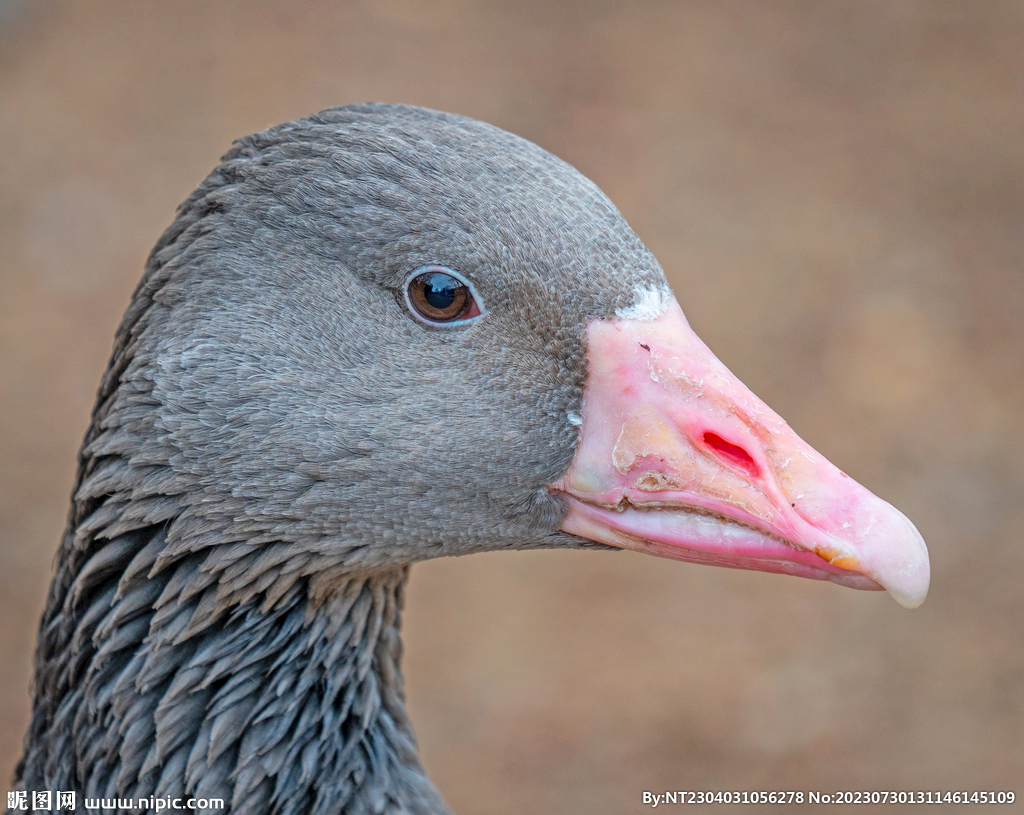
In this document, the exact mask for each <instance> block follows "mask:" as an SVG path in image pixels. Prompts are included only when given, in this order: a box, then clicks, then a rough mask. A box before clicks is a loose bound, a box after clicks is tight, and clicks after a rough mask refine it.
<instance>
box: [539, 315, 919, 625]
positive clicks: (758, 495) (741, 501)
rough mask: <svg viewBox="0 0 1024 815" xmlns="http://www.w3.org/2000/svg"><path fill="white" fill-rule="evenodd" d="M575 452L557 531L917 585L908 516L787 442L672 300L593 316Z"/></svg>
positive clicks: (714, 559)
mask: <svg viewBox="0 0 1024 815" xmlns="http://www.w3.org/2000/svg"><path fill="white" fill-rule="evenodd" d="M587 346H588V361H589V367H590V370H589V377H588V381H587V387H586V392H585V393H584V396H583V416H582V427H581V438H580V445H579V449H578V450H577V451H576V457H575V459H574V460H573V463H572V466H571V467H570V469H569V471H568V472H567V473H566V475H565V477H564V478H562V479H561V480H560V481H559V482H557V483H556V484H552V485H550V487H549V488H550V489H551V490H552V491H554V492H557V493H561V494H563V495H564V496H565V497H566V499H567V500H568V502H569V512H568V515H567V516H566V518H565V521H564V523H563V524H562V529H563V530H564V531H566V532H569V533H571V534H574V535H579V536H580V537H583V538H588V539H590V540H594V541H599V542H601V543H606V544H609V545H611V546H618V547H621V548H623V549H635V550H637V551H640V552H648V553H650V554H655V555H659V556H661V557H668V558H673V559H676V560H685V561H690V562H692V563H710V564H713V565H716V566H729V567H731V568H736V569H754V570H757V571H765V572H781V573H784V574H794V575H800V576H802V577H811V578H815V579H818V580H831V581H832V582H833V583H840V584H842V585H844V586H850V587H852V588H856V589H869V590H872V589H874V590H880V589H887V590H888V591H889V592H890V593H891V594H892V595H893V597H895V599H896V600H897V601H898V602H899V603H900V604H901V605H903V606H906V607H907V608H915V607H917V606H919V605H920V604H921V603H922V602H923V601H924V598H925V595H926V594H927V592H928V579H929V565H928V550H927V549H926V548H925V545H924V540H922V538H921V535H920V534H919V533H918V531H917V529H916V528H915V527H914V525H913V524H912V523H911V522H910V521H909V520H907V518H906V517H905V516H904V515H903V514H902V513H900V512H899V511H898V510H897V509H895V508H894V507H893V506H891V505H890V504H888V503H886V502H885V501H883V500H882V499H881V498H878V497H876V496H875V495H873V494H872V493H871V492H869V491H868V490H866V489H865V488H864V487H862V486H861V485H860V484H858V483H857V482H856V481H854V480H853V479H852V478H850V477H849V476H847V475H846V474H845V473H843V472H840V471H839V470H838V469H837V468H836V467H834V466H833V465H832V464H830V463H829V462H828V461H827V460H826V459H825V458H824V457H823V456H821V455H820V454H819V453H817V452H815V450H814V449H812V448H811V447H810V446H809V445H808V444H806V443H805V442H804V441H803V440H802V439H800V438H799V437H798V436H797V435H796V434H795V433H794V432H793V431H792V430H790V428H789V425H787V424H786V423H785V422H784V421H783V420H782V418H781V417H779V416H778V415H777V414H776V413H775V412H774V411H772V409H771V408H769V407H768V406H767V405H766V404H765V403H764V402H762V401H761V400H760V399H758V398H757V397H756V396H755V395H754V394H753V393H751V392H750V391H749V390H747V388H746V387H745V386H744V385H743V383H742V382H740V381H739V380H738V379H737V378H736V377H735V376H733V375H732V374H731V373H730V372H729V370H728V369H727V368H726V367H725V366H724V365H723V364H722V363H721V362H719V361H718V360H717V359H716V358H715V356H714V355H713V354H712V353H711V351H710V350H708V348H707V346H706V345H704V343H703V342H701V340H700V338H699V337H698V336H697V335H696V334H695V333H694V332H693V330H692V329H691V328H690V326H689V324H688V323H687V322H686V318H685V317H684V316H683V312H682V309H680V308H679V305H678V303H676V302H675V300H674V299H671V298H670V303H669V306H668V309H667V310H666V311H665V312H664V313H663V314H661V316H659V317H656V318H655V319H650V320H643V319H617V320H612V321H604V320H593V321H591V323H590V324H589V325H588V326H587Z"/></svg>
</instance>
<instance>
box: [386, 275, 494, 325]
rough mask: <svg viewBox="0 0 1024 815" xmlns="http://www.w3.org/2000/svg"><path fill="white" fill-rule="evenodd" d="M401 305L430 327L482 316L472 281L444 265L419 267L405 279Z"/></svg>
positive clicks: (458, 323) (455, 323)
mask: <svg viewBox="0 0 1024 815" xmlns="http://www.w3.org/2000/svg"><path fill="white" fill-rule="evenodd" d="M404 293H405V304H406V307H407V308H408V309H409V311H410V312H411V313H412V315H413V316H414V317H415V318H416V319H417V320H419V321H420V322H422V323H426V324H427V325H431V326H440V327H445V326H455V325H459V326H461V325H465V324H466V323H469V322H473V321H474V320H476V319H477V318H478V317H481V316H483V313H484V312H483V310H482V309H481V308H480V305H479V298H478V297H477V294H476V290H475V289H474V287H473V284H472V283H470V282H469V281H468V280H466V279H465V278H464V277H463V276H462V275H460V274H459V273H458V272H456V271H454V270H453V269H449V268H448V267H447V266H423V267H421V268H419V269H417V270H416V271H414V272H413V273H412V274H410V275H409V276H408V277H407V278H406V279H405V287H404Z"/></svg>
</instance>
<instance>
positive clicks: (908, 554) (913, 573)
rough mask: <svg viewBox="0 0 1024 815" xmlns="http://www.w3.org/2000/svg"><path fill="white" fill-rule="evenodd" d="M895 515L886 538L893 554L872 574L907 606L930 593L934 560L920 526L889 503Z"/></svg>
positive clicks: (913, 604) (915, 604)
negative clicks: (929, 555)
mask: <svg viewBox="0 0 1024 815" xmlns="http://www.w3.org/2000/svg"><path fill="white" fill-rule="evenodd" d="M887 506H888V508H889V510H890V511H891V515H890V518H889V519H888V520H889V523H888V524H886V526H888V535H886V538H888V540H887V541H886V543H887V546H886V550H887V552H888V553H889V556H888V557H887V558H885V560H886V561H888V562H886V563H883V564H880V568H878V570H877V574H875V575H872V576H873V577H874V579H875V580H877V581H878V582H879V583H880V584H881V585H882V586H883V587H885V589H886V590H887V591H888V592H889V594H891V595H892V596H893V599H894V600H895V601H896V602H897V603H899V604H900V605H901V606H903V607H904V608H917V607H918V606H920V605H921V604H922V603H923V602H924V600H925V597H927V596H928V584H929V583H930V581H931V563H930V562H929V558H928V547H927V546H926V545H925V542H924V538H922V537H921V533H920V532H918V531H917V527H916V526H914V524H913V523H912V522H911V521H910V519H909V518H907V516H906V515H904V514H903V513H902V512H900V511H899V510H898V509H896V508H895V507H894V506H892V505H891V504H887Z"/></svg>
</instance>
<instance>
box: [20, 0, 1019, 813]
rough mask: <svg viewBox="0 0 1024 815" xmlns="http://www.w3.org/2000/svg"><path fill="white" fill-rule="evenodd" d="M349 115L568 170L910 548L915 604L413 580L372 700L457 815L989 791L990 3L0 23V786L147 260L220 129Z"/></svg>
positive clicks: (81, 17)
mask: <svg viewBox="0 0 1024 815" xmlns="http://www.w3.org/2000/svg"><path fill="white" fill-rule="evenodd" d="M367 100H384V101H399V102H410V103H415V104H419V105H425V106H428V107H434V108H441V109H445V110H451V111H456V112H459V113H464V114H468V115H470V116H475V117H478V118H482V119H486V120H488V121H490V122H493V123H495V124H497V125H500V126H502V127H504V128H507V129H509V130H512V131H514V132H516V133H519V134H521V135H523V136H526V137H528V138H530V139H533V140H535V141H537V142H539V143H540V144H541V145H543V146H544V147H546V148H548V149H549V150H551V151H553V152H555V153H557V154H558V155H560V156H561V157H563V158H565V159H566V160H568V161H569V162H571V163H573V164H575V165H576V166H577V167H579V168H580V169H581V170H582V171H583V172H584V173H586V174H587V175H589V176H590V177H592V178H593V179H594V180H595V181H597V183H598V184H599V185H600V186H601V187H602V188H603V189H604V190H605V191H606V192H607V193H608V194H609V195H610V196H611V198H612V199H613V200H614V201H615V202H616V203H617V204H618V206H619V207H620V209H621V210H622V212H623V213H624V214H625V216H626V217H627V218H628V219H629V221H630V222H631V223H632V225H633V226H634V228H635V229H636V230H637V232H638V233H639V234H640V236H641V237H642V238H643V239H644V240H645V241H646V242H647V244H648V245H649V246H650V247H651V248H652V250H653V251H654V252H655V254H656V255H657V256H658V257H659V259H660V260H661V262H662V264H663V265H664V267H665V269H666V271H667V273H668V275H669V279H670V280H671V281H672V283H673V286H674V287H675V290H676V293H677V295H678V296H679V299H680V301H681V302H682V304H683V307H684V309H685V310H686V311H687V314H688V316H689V318H690V321H691V323H692V324H693V325H694V327H695V328H696V329H697V331H698V332H699V333H700V334H701V335H702V337H703V338H704V339H705V341H707V342H708V344H709V345H710V346H711V347H712V349H714V350H715V351H716V352H717V354H718V355H719V356H720V357H721V358H722V360H723V361H724V362H725V363H726V364H727V365H729V366H730V367H731V368H732V369H733V370H734V371H735V372H736V373H737V374H738V375H739V376H740V378H741V379H743V380H744V381H745V382H746V383H747V384H748V385H749V386H750V387H751V388H752V389H753V390H754V391H755V392H757V393H758V394H759V395H760V396H761V397H762V398H764V399H765V401H767V402H768V403H769V404H770V405H772V406H773V407H774V408H775V409H776V410H778V411H779V412H780V413H781V414H782V415H784V416H785V417H786V418H787V419H788V420H789V421H790V423H791V425H792V426H793V427H794V428H795V429H796V430H797V432H798V433H800V434H801V435H802V436H804V438H806V439H807V440H808V441H809V442H810V443H811V444H812V445H814V446H815V447H817V448H818V449H819V450H821V451H822V452H823V453H824V454H825V455H826V456H828V457H829V458H830V459H831V460H832V461H833V462H835V463H836V464H837V465H839V466H840V467H842V468H843V469H844V470H846V471H847V472H849V473H851V474H852V475H853V476H854V477H855V478H857V479H858V480H860V481H862V482H863V483H865V484H866V485H867V486H868V487H869V488H871V489H873V490H874V491H875V492H877V493H879V494H880V495H882V496H883V497H885V498H887V499H889V500H890V501H892V502H893V503H894V504H896V505H897V506H898V507H900V508H901V509H902V510H904V511H905V512H906V513H907V514H908V515H909V516H910V517H911V518H912V519H913V520H914V521H915V522H916V523H917V525H918V526H919V528H920V529H921V531H922V533H923V535H924V537H925V539H926V540H927V541H928V543H929V546H930V550H931V553H932V563H933V582H932V591H931V596H930V598H929V599H928V601H927V602H926V603H925V605H924V606H923V607H922V608H921V609H919V610H917V611H913V612H909V611H905V610H903V609H901V608H900V607H899V606H897V605H896V603H895V602H893V601H892V600H891V599H889V598H888V597H886V596H884V595H881V594H874V593H859V592H853V591H849V590H846V589H841V588H838V587H836V586H832V585H828V584H819V583H814V582H811V581H801V580H797V579H793V578H788V577H778V576H768V575H760V574H750V573H744V572H733V571H726V570H721V569H709V568H704V567H697V566H689V565H684V564H680V563H673V562H668V561H660V560H656V559H654V558H644V557H641V556H639V555H634V554H631V553H619V554H610V553H608V554H606V553H567V552H551V553H543V552H542V553H509V554H505V555H484V556H476V557H472V558H467V559H464V560H461V561H444V562H435V563H430V564H426V565H424V566H420V567H417V568H416V569H415V570H414V573H413V580H412V585H411V593H410V597H409V605H408V609H407V615H406V632H407V639H406V643H407V657H406V671H407V677H408V692H409V697H410V705H411V709H412V713H413V717H414V721H415V723H416V725H417V727H418V734H419V738H420V741H421V746H422V750H423V756H424V760H425V763H426V765H427V767H428V768H429V769H430V770H431V771H432V773H433V776H434V778H435V780H436V781H437V783H438V785H439V786H440V788H441V790H442V791H443V793H444V794H445V795H446V797H447V798H448V800H449V802H450V803H451V804H452V806H453V807H454V808H455V809H456V811H458V812H461V813H476V814H482V815H499V813H502V814H503V813H509V814H511V813H588V814H590V813H595V814H596V813H635V812H642V811H645V810H646V808H644V807H642V806H641V803H640V801H641V792H642V791H643V790H645V789H646V790H664V789H694V788H698V789H711V790H717V789H726V790H759V789H782V790H788V789H798V790H813V789H820V790H825V791H828V790H834V789H855V790H884V789H933V790H935V789H938V790H946V789H966V790H975V789H983V790H1000V789H1014V788H1016V792H1017V795H1018V799H1019V798H1020V797H1021V796H1024V784H1022V783H1021V781H1022V779H1024V648H1022V641H1024V637H1022V631H1021V629H1022V622H1024V579H1022V568H1021V567H1022V565H1024V547H1022V545H1021V537H1022V532H1021V530H1022V529H1024V506H1022V504H1024V502H1022V500H1021V499H1022V495H1024V429H1022V427H1024V425H1022V422H1021V415H1022V407H1024V5H1022V4H1021V3H1020V2H998V1H997V0H991V1H990V2H985V3H975V2H971V1H970V0H963V1H962V2H939V1H933V2H909V1H900V0H884V2H868V1H866V0H865V1H862V2H827V3H823V2H816V1H814V0H808V2H785V3H784V2H771V3H765V2H748V3H731V2H714V3H712V2H708V3H698V2H667V1H666V2H656V1H655V0H652V1H651V2H635V3H624V2H621V3H615V2H610V0H609V1H605V0H592V1H591V2H584V1H583V0H580V2H551V0H548V2H542V1H541V0H519V1H518V2H512V1H509V2H487V3H484V2H473V0H449V1H447V2H438V0H380V1H379V2H376V1H375V0H365V2H350V3H340V2H339V3H289V2H277V3H272V2H242V1H241V0H239V1H238V2H224V1H223V0H222V1H221V2H208V3H199V2H195V3H185V2H174V1H172V2H168V0H161V2H122V3H114V2H88V3H76V2H63V3H54V2H36V1H35V0H33V2H31V3H30V2H21V3H18V2H14V1H13V0H0V188H2V195H0V614H2V615H3V616H2V626H0V774H2V776H3V777H4V778H7V777H8V776H9V771H10V768H11V767H12V766H13V764H14V762H15V760H16V758H17V755H18V753H19V749H20V748H19V743H20V740H21V737H22V733H23V728H24V726H25V722H26V719H27V715H28V696H27V690H26V689H27V686H28V681H29V665H30V654H31V651H32V647H33V642H34V637H35V627H36V623H37V619H38V615H39V613H40V611H41V609H42V604H43V598H44V594H45V591H46V586H47V583H48V580H49V576H50V563H51V558H52V554H53V552H54V550H55V547H56V544H57V541H58V539H59V536H60V533H61V530H62V527H63V523H64V515H65V512H66V505H67V498H68V494H69V491H70V487H71V480H72V475H73V469H74V456H75V452H76V450H77V447H78V444H79V442H80V439H81V436H82V434H83V432H84V430H85V427H86V425H87V421H88V413H89V410H90V408H91V405H92V399H93V394H94V389H95V387H96V384H97V382H98V380H99V376H100V374H101V373H102V371H103V369H104V367H105V365H106V359H107V355H108V352H109V348H110V342H111V338H112V336H113V332H114V329H115V326H116V324H117V322H118V320H119V317H120V314H121V312H122V310H123V309H124V307H125V306H126V304H127V302H128V298H129V295H130V292H131V290H132V288H133V286H134V284H135V282H136V280H137V278H138V276H139V274H140V272H141V269H142V265H143V261H144V259H145V256H146V253H147V251H148V249H149V247H150V246H151V245H152V244H153V242H154V241H155V240H156V238H157V236H158V235H159V234H160V232H161V230H162V229H163V228H164V227H165V226H166V225H167V224H168V223H169V222H170V220H171V218H172V216H173V212H174V207H175V206H176V205H177V204H178V202H180V201H181V200H182V199H183V198H184V197H185V196H186V195H187V194H188V193H189V192H190V191H191V190H192V188H193V187H194V186H195V185H196V184H197V183H198V182H199V181H200V180H201V179H202V178H203V176H204V175H205V174H206V173H207V172H208V171H209V170H210V169H211V168H212V167H213V165H214V164H215V163H216V161H217V159H218V157H219V156H220V154H221V153H222V152H223V151H225V150H226V149H227V147H228V145H229V144H230V142H231V140H232V139H233V138H235V137H237V136H240V135H242V134H245V133H249V132H251V131H254V130H258V129H261V128H263V127H265V126H267V125H270V124H273V123H276V122H279V121H282V120H286V119H290V118H295V117H300V116H303V115H305V114H308V113H311V112H314V111H316V110H319V109H321V108H324V107H329V106H334V105H341V104H345V103H350V102H357V101H367ZM2 787H3V785H2V784H0V788H2ZM1008 809H1009V808H1008ZM756 810H757V808H750V807H747V808H746V809H745V811H756ZM772 811H781V810H780V809H778V808H776V809H773V810H772ZM803 811H807V812H811V811H814V808H812V807H805V808H804V809H803ZM858 811H870V808H862V809H860V810H858ZM884 811H886V812H895V811H898V808H886V809H885V810H884ZM935 811H938V810H937V809H936V810H935ZM960 811H962V810H960ZM1000 811H1007V810H1000Z"/></svg>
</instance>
